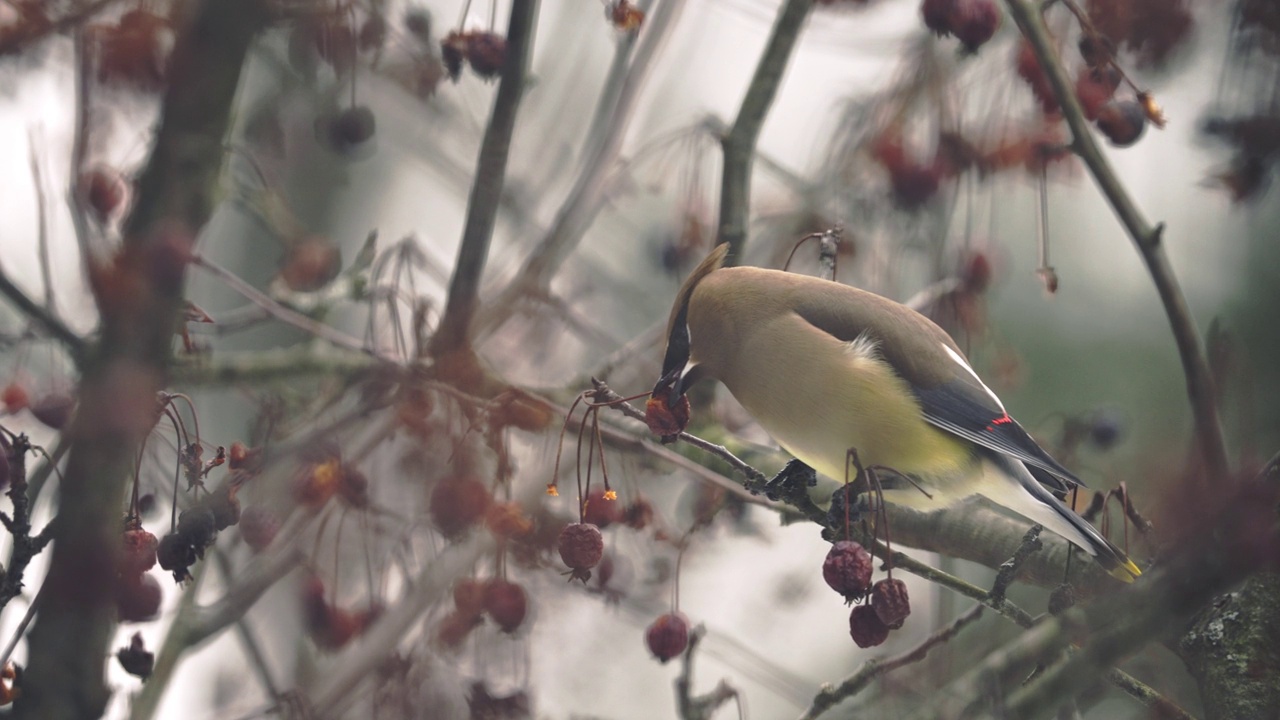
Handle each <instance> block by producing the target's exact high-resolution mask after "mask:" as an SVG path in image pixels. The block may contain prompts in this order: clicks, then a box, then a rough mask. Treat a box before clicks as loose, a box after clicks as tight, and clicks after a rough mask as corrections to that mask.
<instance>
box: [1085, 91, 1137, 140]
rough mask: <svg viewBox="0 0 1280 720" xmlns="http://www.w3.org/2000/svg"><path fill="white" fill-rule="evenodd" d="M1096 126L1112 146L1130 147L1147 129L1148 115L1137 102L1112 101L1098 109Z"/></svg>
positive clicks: (1127, 100)
mask: <svg viewBox="0 0 1280 720" xmlns="http://www.w3.org/2000/svg"><path fill="white" fill-rule="evenodd" d="M1094 124H1095V125H1097V126H1098V129H1099V130H1101V131H1102V134H1103V135H1106V136H1107V139H1108V140H1110V141H1111V144H1112V145H1115V146H1116V147H1129V146H1130V145H1132V144H1134V143H1136V142H1138V138H1140V137H1142V132H1143V131H1144V130H1146V129H1147V113H1146V111H1144V110H1143V109H1142V105H1141V104H1140V103H1139V102H1138V101H1137V100H1129V99H1125V100H1111V101H1110V102H1108V103H1107V104H1105V105H1103V106H1102V107H1101V108H1099V109H1098V117H1097V119H1096V120H1094Z"/></svg>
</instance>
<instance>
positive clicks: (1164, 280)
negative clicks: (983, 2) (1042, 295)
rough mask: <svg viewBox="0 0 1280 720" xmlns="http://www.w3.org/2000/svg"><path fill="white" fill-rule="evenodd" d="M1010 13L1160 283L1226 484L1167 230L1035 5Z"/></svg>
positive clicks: (1215, 466)
mask: <svg viewBox="0 0 1280 720" xmlns="http://www.w3.org/2000/svg"><path fill="white" fill-rule="evenodd" d="M1005 3H1006V5H1008V7H1009V13H1010V15H1012V16H1013V18H1014V20H1015V21H1017V23H1018V27H1020V28H1021V29H1022V33H1023V35H1024V36H1025V37H1026V38H1027V40H1028V41H1029V42H1030V43H1031V47H1032V49H1033V50H1034V51H1035V54H1036V58H1037V60H1039V62H1040V66H1041V67H1042V68H1043V69H1044V71H1045V74H1046V75H1047V76H1048V78H1049V83H1050V85H1051V86H1052V87H1053V92H1054V95H1056V96H1057V99H1058V103H1059V105H1060V106H1061V108H1062V113H1063V117H1064V118H1065V119H1066V121H1067V125H1068V126H1070V127H1071V134H1072V138H1073V141H1072V147H1073V149H1074V150H1075V152H1076V154H1078V155H1079V156H1080V157H1081V159H1083V160H1084V163H1085V165H1086V166H1087V167H1088V168H1089V172H1090V173H1091V174H1092V175H1093V178H1094V180H1095V181H1096V182H1097V183H1098V187H1099V189H1101V190H1102V194H1103V195H1104V196H1106V198H1107V200H1108V202H1110V204H1111V208H1112V210H1114V211H1115V213H1116V216H1117V217H1118V218H1119V219H1120V222H1121V224H1122V225H1124V227H1125V230H1126V231H1128V233H1129V237H1130V238H1131V239H1132V240H1133V243H1134V245H1135V246H1136V247H1137V249H1138V252H1139V254H1140V255H1141V256H1142V260H1143V262H1144V263H1146V266H1147V271H1148V272H1149V273H1150V274H1151V279H1152V281H1153V282H1154V283H1155V286H1156V292H1157V293H1158V294H1159V296H1160V301H1161V303H1162V304H1163V305H1164V309H1165V314H1166V315H1167V316H1168V318H1169V324H1170V326H1171V327H1172V329H1173V338H1174V341H1175V342H1176V343H1177V346H1178V355H1179V357H1180V358H1181V360H1182V370H1183V373H1184V374H1185V375H1186V381H1187V394H1188V396H1189V397H1190V400H1191V409H1192V413H1193V414H1194V417H1195V427H1196V438H1197V443H1198V445H1199V448H1200V452H1201V454H1202V455H1203V458H1204V462H1205V465H1206V468H1207V470H1208V472H1209V476H1210V479H1211V481H1216V482H1225V481H1226V480H1227V478H1228V467H1229V465H1228V462H1227V453H1226V446H1225V444H1224V442H1223V439H1222V424H1221V421H1220V420H1219V417H1218V407H1217V404H1216V402H1215V400H1214V393H1213V380H1212V376H1211V375H1210V374H1209V366H1208V363H1207V362H1206V361H1205V357H1204V350H1203V348H1201V345H1200V334H1199V333H1198V332H1197V331H1196V326H1195V321H1194V320H1192V318H1191V312H1190V310H1189V309H1188V307H1187V301H1186V298H1185V297H1184V296H1183V294H1182V289H1181V288H1180V287H1179V285H1178V280H1177V277H1176V276H1175V275H1174V272H1173V268H1172V266H1170V264H1169V259H1168V257H1167V256H1166V255H1165V252H1164V249H1163V248H1162V247H1161V241H1162V234H1163V230H1164V226H1163V225H1162V224H1161V225H1155V226H1152V225H1151V224H1150V223H1149V222H1148V221H1147V219H1146V218H1145V217H1143V215H1142V211H1141V210H1139V209H1138V206H1137V204H1136V203H1134V201H1133V198H1132V197H1130V196H1129V193H1128V191H1127V190H1126V189H1125V187H1124V185H1123V184H1122V183H1121V182H1120V179H1119V178H1118V177H1117V176H1116V173H1115V170H1114V169H1112V167H1111V164H1110V163H1109V162H1108V161H1107V159H1106V157H1105V156H1103V154H1102V151H1101V150H1100V149H1099V147H1098V143H1097V140H1095V139H1094V137H1093V133H1092V132H1091V131H1090V129H1089V125H1088V122H1087V121H1086V120H1085V117H1084V111H1083V110H1082V109H1081V106H1080V100H1079V98H1077V97H1076V93H1075V90H1074V85H1073V84H1072V82H1071V80H1070V79H1069V78H1068V77H1067V73H1066V70H1065V69H1064V68H1063V66H1062V63H1061V62H1060V61H1059V59H1058V57H1057V53H1056V51H1055V50H1054V46H1053V40H1052V39H1051V38H1050V36H1049V30H1048V28H1046V27H1045V24H1044V18H1043V17H1042V16H1041V14H1040V11H1039V10H1038V9H1037V8H1036V6H1035V3H1033V2H1031V1H1030V0H1005Z"/></svg>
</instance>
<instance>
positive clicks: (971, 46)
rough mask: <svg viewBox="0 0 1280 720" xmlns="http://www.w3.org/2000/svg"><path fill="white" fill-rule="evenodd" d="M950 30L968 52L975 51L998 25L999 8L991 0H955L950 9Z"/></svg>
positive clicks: (994, 32)
mask: <svg viewBox="0 0 1280 720" xmlns="http://www.w3.org/2000/svg"><path fill="white" fill-rule="evenodd" d="M950 23H951V32H952V33H954V34H955V36H956V38H957V39H959V40H960V42H961V43H963V44H964V46H965V49H967V50H968V51H969V52H976V51H977V49H978V48H980V47H982V45H984V44H985V43H986V42H987V41H988V40H990V39H991V38H992V37H993V36H994V35H995V34H996V30H997V29H999V27H1000V9H999V8H997V7H996V4H995V3H994V2H993V1H992V0H957V1H956V3H955V6H954V7H953V8H952V11H951V18H950Z"/></svg>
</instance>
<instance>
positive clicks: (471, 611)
mask: <svg viewBox="0 0 1280 720" xmlns="http://www.w3.org/2000/svg"><path fill="white" fill-rule="evenodd" d="M487 584H488V582H487V581H485V580H477V579H476V578H462V579H461V580H459V581H457V582H456V583H454V584H453V606H454V608H456V609H457V612H458V614H459V615H466V616H468V617H479V616H480V613H482V612H484V602H485V586H486V585H487Z"/></svg>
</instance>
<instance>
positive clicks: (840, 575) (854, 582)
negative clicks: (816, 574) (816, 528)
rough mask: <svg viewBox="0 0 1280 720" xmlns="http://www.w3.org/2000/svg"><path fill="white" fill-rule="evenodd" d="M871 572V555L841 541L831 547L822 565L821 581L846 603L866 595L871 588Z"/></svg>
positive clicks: (857, 545)
mask: <svg viewBox="0 0 1280 720" xmlns="http://www.w3.org/2000/svg"><path fill="white" fill-rule="evenodd" d="M871 571H872V561H871V553H869V552H867V551H866V549H865V548H863V547H862V545H860V544H858V543H856V542H853V541H852V540H841V541H840V542H838V543H836V544H834V545H832V546H831V549H830V550H829V551H827V559H826V560H824V561H823V563H822V579H824V580H826V581H827V585H830V586H831V589H832V590H835V591H836V592H838V593H840V594H841V595H842V596H844V599H845V601H847V602H853V601H854V600H857V599H858V598H861V597H862V596H863V595H866V594H867V589H868V588H870V587H871Z"/></svg>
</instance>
